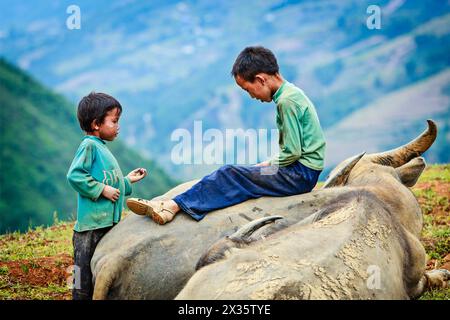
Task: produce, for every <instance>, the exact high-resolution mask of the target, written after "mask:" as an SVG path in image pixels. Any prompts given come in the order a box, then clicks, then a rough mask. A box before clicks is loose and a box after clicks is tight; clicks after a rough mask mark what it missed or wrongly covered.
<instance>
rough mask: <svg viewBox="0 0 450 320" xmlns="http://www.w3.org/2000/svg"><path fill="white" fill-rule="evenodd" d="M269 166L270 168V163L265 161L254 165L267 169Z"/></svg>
mask: <svg viewBox="0 0 450 320" xmlns="http://www.w3.org/2000/svg"><path fill="white" fill-rule="evenodd" d="M267 166H270V162H269V161H263V162H260V163H257V164H255V165H254V167H267Z"/></svg>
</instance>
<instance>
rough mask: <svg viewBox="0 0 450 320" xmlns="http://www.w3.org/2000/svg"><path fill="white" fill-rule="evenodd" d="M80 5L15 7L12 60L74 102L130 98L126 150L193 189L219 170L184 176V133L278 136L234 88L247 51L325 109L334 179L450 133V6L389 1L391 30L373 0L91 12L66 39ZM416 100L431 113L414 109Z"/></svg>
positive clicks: (5, 45) (3, 48)
mask: <svg viewBox="0 0 450 320" xmlns="http://www.w3.org/2000/svg"><path fill="white" fill-rule="evenodd" d="M70 4H72V2H69V1H40V2H38V3H33V5H31V4H28V3H24V2H15V1H1V2H0V11H1V12H2V19H1V20H0V54H2V55H5V56H6V57H7V58H8V59H10V60H12V61H14V62H15V63H17V64H18V65H19V66H21V67H22V68H25V69H26V70H28V71H29V72H31V74H33V75H34V76H36V77H37V78H38V79H40V80H42V81H43V82H44V83H45V84H46V85H48V86H50V87H52V88H55V89H56V90H57V91H58V92H60V93H61V94H63V95H65V96H67V97H69V99H71V100H72V101H73V102H75V101H77V100H78V99H79V98H80V96H82V95H84V94H86V93H87V92H89V91H91V90H97V91H105V92H108V93H111V94H113V95H115V96H117V97H118V98H119V100H120V101H121V102H122V104H123V105H124V106H125V107H126V108H127V113H126V114H124V118H123V125H122V127H123V128H122V129H123V130H122V132H123V134H124V136H125V138H126V142H127V143H128V144H129V145H131V146H133V147H134V148H137V149H139V150H141V151H142V152H144V153H145V154H146V155H149V156H151V157H152V158H155V159H157V160H158V161H159V163H160V164H161V165H162V166H164V167H165V168H167V169H169V170H170V172H171V174H172V175H174V176H177V177H180V178H183V179H189V178H193V177H199V176H200V175H201V174H203V173H205V172H207V171H210V170H211V169H212V168H214V167H216V166H211V167H209V166H201V165H191V166H185V165H175V164H174V163H173V161H172V159H171V152H172V150H173V148H174V146H175V145H176V142H174V141H171V139H170V137H171V134H172V133H173V132H174V130H176V129H179V128H186V129H188V130H189V131H190V132H191V133H193V126H194V121H195V120H202V128H203V132H204V131H206V130H207V129H209V128H216V129H219V130H221V131H222V132H224V131H225V130H226V129H237V128H242V129H244V130H246V129H249V128H254V129H258V128H269V129H270V128H275V110H274V109H275V108H274V105H273V104H271V105H269V104H264V105H261V104H260V103H259V102H257V101H254V100H251V99H250V98H249V97H248V96H246V94H245V93H244V92H242V91H241V90H240V89H239V88H238V87H237V86H236V85H235V83H234V80H233V79H232V78H231V77H230V75H229V72H230V69H231V66H232V64H233V62H234V59H235V57H236V56H237V54H238V53H239V51H240V50H242V49H243V48H244V47H245V46H247V45H254V44H261V45H264V46H267V47H269V48H271V49H272V50H273V51H274V52H275V54H276V55H277V57H278V60H279V62H280V67H281V71H282V73H283V75H284V76H285V77H286V78H287V79H288V80H289V81H291V82H294V83H296V84H297V85H298V86H300V87H301V88H302V89H303V90H304V91H305V92H306V94H307V95H308V96H309V97H310V99H311V100H312V101H313V102H314V103H315V105H316V107H317V110H318V113H319V116H320V119H321V122H322V124H323V126H324V128H325V130H326V136H327V140H328V146H329V152H328V153H327V159H326V164H327V166H328V169H329V167H330V166H332V165H333V164H335V163H336V162H337V161H340V160H341V159H343V158H344V157H345V156H347V155H348V154H355V153H358V152H360V151H362V150H360V148H363V147H364V148H365V149H366V150H368V151H369V150H371V151H378V150H382V149H385V148H387V147H390V146H392V145H397V144H398V143H399V142H401V143H403V142H406V141H407V140H408V139H409V138H410V137H411V135H415V134H416V133H419V132H420V131H421V130H422V128H423V125H424V124H425V119H426V118H438V120H439V119H441V120H440V124H441V125H443V126H444V127H445V126H446V128H448V122H445V121H447V120H446V119H448V117H446V116H445V115H446V114H448V110H449V109H450V105H449V103H448V99H447V98H445V97H448V96H449V90H448V85H449V81H448V77H445V76H442V75H444V74H445V70H446V69H447V68H448V67H450V46H449V40H450V4H449V2H448V1H423V0H408V1H405V0H391V1H388V0H384V1H378V2H377V3H376V5H378V6H379V8H380V9H381V29H369V28H368V27H367V19H368V18H369V17H370V15H371V12H369V13H368V12H367V9H368V7H369V6H370V5H373V4H374V3H373V1H369V0H366V1H361V0H347V1H326V0H324V1H313V0H311V1H280V0H273V1H271V0H268V1H256V0H254V1H245V2H243V1H237V0H234V1H209V0H199V1H183V2H177V1H161V2H157V1H132V0H113V1H106V0H101V1H95V2H92V1H77V5H78V6H79V7H80V10H81V29H79V30H69V29H68V28H67V27H66V19H67V18H68V17H69V14H68V13H66V9H67V7H68V6H69V5H70ZM443 72H444V74H443ZM438 75H441V76H442V77H441V78H439V79H440V80H436V79H437V78H435V76H438ZM435 81H438V82H439V87H440V88H442V91H438V90H436V88H435V87H433V84H434V83H435ZM416 84H418V85H419V84H420V85H419V87H416V86H415V85H416ZM416 88H420V90H421V91H420V92H421V93H420V95H421V97H422V98H424V99H426V100H424V101H426V102H427V105H426V106H421V107H419V106H417V105H414V103H416V102H417V101H416V100H415V99H412V98H409V99H408V98H407V97H408V96H410V97H413V96H414V97H417V94H416V93H415V92H414V90H415V89H416ZM402 96H405V97H406V98H400V97H402ZM390 98H392V99H394V100H391V99H390ZM397 98H398V100H395V99H397ZM419 100H420V99H419ZM420 101H422V100H420ZM382 106H383V107H382ZM388 106H389V107H388ZM381 107H382V108H381ZM378 108H380V109H379V110H378ZM392 108H395V109H396V110H397V111H398V112H400V115H398V116H397V117H396V118H395V119H396V121H395V122H392V121H393V120H392V119H393V118H392V117H391V112H390V110H391V109H392ZM368 110H371V111H370V112H369V111H368ZM374 110H375V111H374ZM377 110H378V111H377ZM364 115H365V116H364ZM369 116H370V117H375V118H369ZM356 120H357V121H359V124H355V123H354V122H355V121H356ZM399 122H401V123H402V125H397V124H398V123H399ZM349 123H352V125H355V127H352V126H350V125H349ZM393 123H394V124H396V125H389V124H393ZM353 130H357V131H353ZM447 130H448V129H447ZM344 135H345V137H344ZM352 135H353V136H354V137H357V139H358V141H360V142H361V143H359V142H358V143H355V142H354V141H353V140H354V139H351V138H350V139H349V138H346V137H347V136H352ZM373 137H376V139H374V138H373ZM192 139H194V140H195V141H192V144H194V143H198V142H199V139H200V140H201V139H202V137H201V136H198V137H192ZM364 139H367V140H364ZM439 139H440V140H439V143H437V144H436V145H435V146H433V148H432V149H431V150H430V151H429V152H428V153H427V157H429V159H430V160H433V161H438V162H445V161H448V158H449V152H448V151H447V145H448V142H449V141H450V138H449V136H448V134H445V135H440V136H439ZM200 142H201V141H200ZM250 147H252V146H250ZM253 147H255V146H253ZM225 151H227V150H225ZM239 151H241V152H244V151H245V148H244V147H240V148H239ZM260 160H263V159H260Z"/></svg>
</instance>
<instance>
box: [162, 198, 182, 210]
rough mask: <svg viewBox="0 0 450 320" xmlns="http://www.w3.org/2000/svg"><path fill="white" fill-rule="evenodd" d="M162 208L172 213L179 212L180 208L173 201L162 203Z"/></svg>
mask: <svg viewBox="0 0 450 320" xmlns="http://www.w3.org/2000/svg"><path fill="white" fill-rule="evenodd" d="M164 207H165V208H167V209H169V210H170V211H172V212H173V213H177V212H178V211H180V207H179V206H178V204H177V203H176V202H175V201H173V200H168V201H164Z"/></svg>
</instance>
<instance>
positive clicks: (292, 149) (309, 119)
mask: <svg viewBox="0 0 450 320" xmlns="http://www.w3.org/2000/svg"><path fill="white" fill-rule="evenodd" d="M273 101H274V102H275V103H276V105H277V117H276V121H277V127H278V131H279V145H280V152H279V154H278V155H277V156H275V157H274V158H273V159H271V160H270V161H269V162H270V164H272V165H279V166H281V167H284V166H287V165H290V164H291V163H293V162H295V161H300V163H302V164H303V165H305V166H307V167H309V168H311V169H315V170H322V169H323V166H324V157H325V145H326V143H325V137H324V135H323V131H322V128H321V127H320V122H319V118H318V116H317V112H316V109H315V107H314V105H313V103H312V102H311V101H310V100H309V99H308V97H307V96H306V95H305V93H304V92H303V91H302V90H301V89H299V88H297V87H296V86H295V85H293V84H292V83H289V82H287V81H284V82H283V84H282V85H281V86H280V88H278V90H277V91H276V92H275V94H274V95H273Z"/></svg>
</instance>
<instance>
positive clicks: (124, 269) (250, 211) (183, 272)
mask: <svg viewBox="0 0 450 320" xmlns="http://www.w3.org/2000/svg"><path fill="white" fill-rule="evenodd" d="M195 182H196V181H190V182H186V183H184V184H181V185H179V186H177V187H175V188H174V189H172V190H170V191H168V192H167V193H166V194H164V195H162V196H160V197H158V198H160V199H168V198H172V197H174V196H175V195H177V194H179V193H181V192H183V191H185V190H187V189H188V188H190V187H191V186H192V185H193V184H194V183H195ZM334 198H335V193H334V191H333V190H332V189H327V190H322V191H320V193H318V192H311V193H308V194H303V195H296V196H290V197H281V198H276V199H274V198H271V197H264V198H259V199H253V200H249V201H246V202H244V203H241V204H238V205H235V206H232V207H228V208H225V209H221V210H216V211H214V212H211V213H210V214H208V215H207V216H206V217H205V218H204V219H203V220H202V221H201V222H196V221H194V220H193V219H192V218H190V217H189V216H187V215H185V214H178V215H177V216H176V217H175V219H174V221H172V222H171V223H169V224H167V225H164V226H160V225H158V224H156V223H154V222H153V221H152V220H151V219H150V218H148V217H145V216H138V215H135V214H130V215H129V216H127V217H126V218H124V219H123V220H122V221H121V222H120V223H119V224H118V225H116V226H115V227H114V228H113V229H112V230H111V231H109V232H108V233H107V234H106V235H105V236H104V237H103V239H102V240H101V241H100V243H99V245H98V246H97V248H96V250H95V253H94V256H93V258H92V261H91V269H92V273H93V278H94V282H95V287H94V299H173V298H174V297H175V296H176V295H177V294H178V293H179V292H180V290H181V289H182V288H183V286H184V285H185V284H186V282H187V281H188V280H189V278H190V277H191V276H192V275H193V274H194V272H195V266H196V263H197V261H198V259H199V258H200V256H201V254H202V253H204V252H205V251H206V250H207V249H208V248H209V247H210V246H211V245H212V244H213V243H214V242H216V241H217V240H218V239H220V238H222V237H224V236H226V235H230V234H232V233H233V232H235V231H236V230H237V229H238V228H239V227H241V226H242V225H244V224H246V223H248V222H249V221H252V220H254V219H257V218H260V217H262V216H268V215H270V214H283V217H284V219H283V223H281V224H284V225H288V224H293V223H295V222H298V221H300V220H302V219H304V218H306V217H308V216H309V215H311V214H312V213H314V212H315V211H317V210H318V209H319V208H320V207H321V206H323V205H324V204H325V203H327V202H329V201H331V200H332V199H334ZM155 199H156V198H155Z"/></svg>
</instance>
